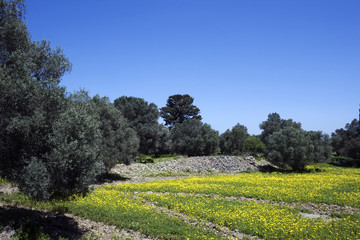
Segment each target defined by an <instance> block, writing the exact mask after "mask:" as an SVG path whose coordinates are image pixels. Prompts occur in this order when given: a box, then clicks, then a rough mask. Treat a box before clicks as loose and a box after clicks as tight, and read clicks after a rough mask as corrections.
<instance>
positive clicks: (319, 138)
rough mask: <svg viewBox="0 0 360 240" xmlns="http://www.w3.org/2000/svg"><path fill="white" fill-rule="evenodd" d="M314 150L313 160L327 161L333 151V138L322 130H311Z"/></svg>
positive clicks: (309, 133) (310, 134)
mask: <svg viewBox="0 0 360 240" xmlns="http://www.w3.org/2000/svg"><path fill="white" fill-rule="evenodd" d="M307 134H308V135H309V136H310V139H311V141H312V145H313V146H314V151H313V153H312V154H313V155H312V157H311V158H312V159H313V162H326V161H327V160H328V159H329V158H330V156H331V152H332V148H331V139H330V137H329V135H328V134H323V133H322V132H321V131H309V132H307Z"/></svg>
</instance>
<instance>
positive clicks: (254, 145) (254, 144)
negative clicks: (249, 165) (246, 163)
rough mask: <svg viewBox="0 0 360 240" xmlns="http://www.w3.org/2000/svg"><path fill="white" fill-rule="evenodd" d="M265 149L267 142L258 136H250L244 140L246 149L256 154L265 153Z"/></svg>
mask: <svg viewBox="0 0 360 240" xmlns="http://www.w3.org/2000/svg"><path fill="white" fill-rule="evenodd" d="M264 150H265V144H264V143H263V142H262V141H261V139H260V138H259V137H257V136H249V137H247V138H246V140H245V142H244V151H245V152H248V153H251V154H253V155H256V154H258V153H263V152H264Z"/></svg>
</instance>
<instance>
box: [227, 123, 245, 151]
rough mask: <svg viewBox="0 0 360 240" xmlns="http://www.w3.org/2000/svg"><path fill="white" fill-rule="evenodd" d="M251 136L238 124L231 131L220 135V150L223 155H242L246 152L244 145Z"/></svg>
mask: <svg viewBox="0 0 360 240" xmlns="http://www.w3.org/2000/svg"><path fill="white" fill-rule="evenodd" d="M248 136H249V134H248V132H247V128H246V127H245V126H244V125H240V124H239V123H238V124H236V125H235V126H234V127H233V128H232V129H231V130H229V129H228V130H226V131H225V132H224V133H223V134H221V135H220V150H221V152H222V153H225V154H231V155H240V154H241V153H243V151H244V143H245V140H246V138H247V137H248Z"/></svg>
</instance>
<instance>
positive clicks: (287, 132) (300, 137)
mask: <svg viewBox="0 0 360 240" xmlns="http://www.w3.org/2000/svg"><path fill="white" fill-rule="evenodd" d="M266 153H267V156H268V159H269V161H270V162H271V163H273V164H275V165H277V166H279V167H281V168H285V169H288V168H290V169H293V170H304V169H305V166H306V164H310V163H312V162H313V158H312V157H313V153H314V146H313V143H312V140H311V138H310V136H309V135H308V134H307V133H306V132H305V131H304V130H302V129H298V128H294V127H286V128H283V129H281V130H279V131H277V132H274V133H273V134H271V135H270V136H269V138H268V144H267V146H266Z"/></svg>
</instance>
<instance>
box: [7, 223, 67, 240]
mask: <svg viewBox="0 0 360 240" xmlns="http://www.w3.org/2000/svg"><path fill="white" fill-rule="evenodd" d="M30 239H31V240H51V238H50V236H49V235H47V234H46V233H44V230H43V228H42V227H41V226H40V225H38V224H35V223H32V222H30V223H27V224H26V225H25V226H23V227H22V228H20V229H19V230H17V231H16V234H15V236H14V237H13V238H12V240H30ZM59 239H60V238H59Z"/></svg>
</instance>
